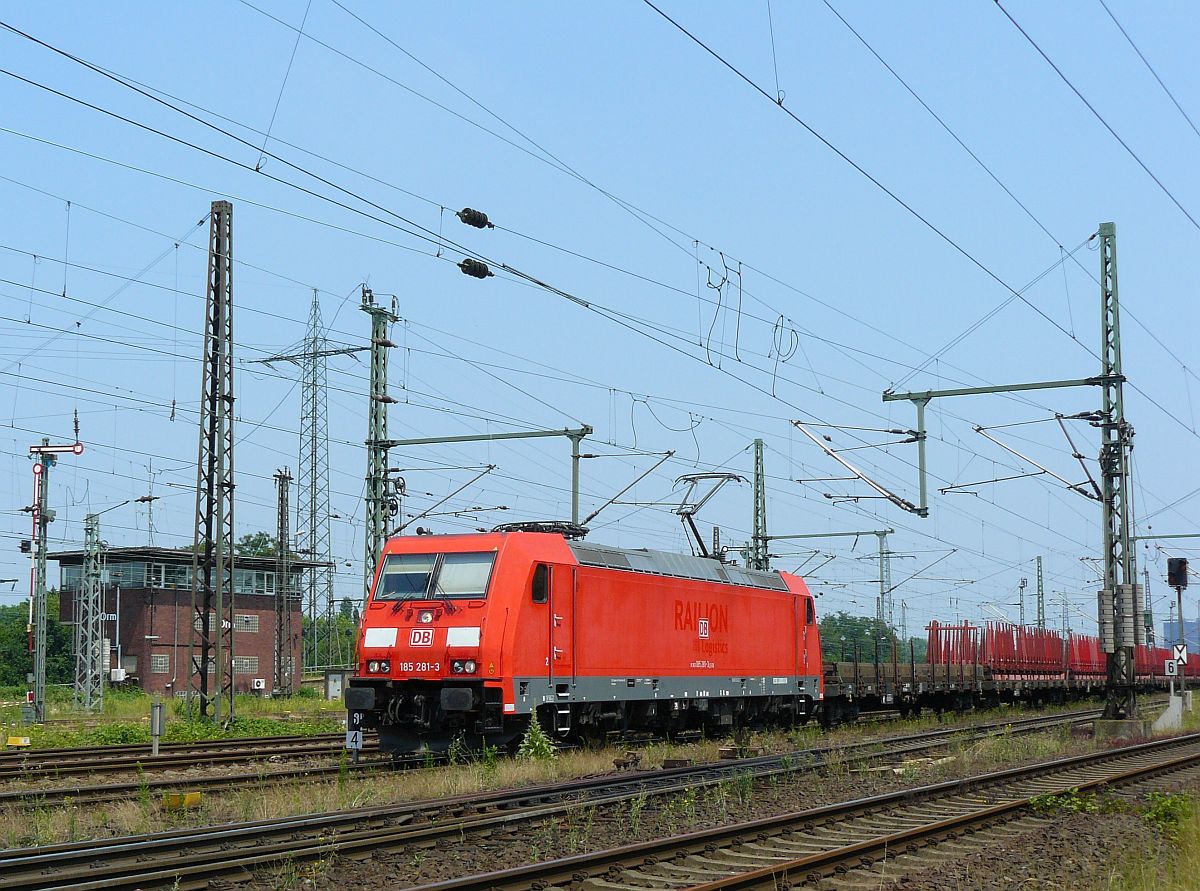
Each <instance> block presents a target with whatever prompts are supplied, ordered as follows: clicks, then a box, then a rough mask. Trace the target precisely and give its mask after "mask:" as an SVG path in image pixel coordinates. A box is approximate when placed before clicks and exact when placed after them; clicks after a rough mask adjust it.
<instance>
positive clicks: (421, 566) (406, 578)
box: [375, 554, 437, 600]
mask: <svg viewBox="0 0 1200 891" xmlns="http://www.w3.org/2000/svg"><path fill="white" fill-rule="evenodd" d="M436 565H437V554H389V555H388V557H387V561H386V562H385V563H384V564H383V573H382V574H381V575H380V577H379V586H378V588H376V590H375V599H376V600H422V599H424V597H425V592H426V591H428V590H429V580H430V578H431V577H432V576H433V570H434V567H435V566H436Z"/></svg>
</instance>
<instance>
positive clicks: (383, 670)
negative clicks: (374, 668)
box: [379, 659, 392, 674]
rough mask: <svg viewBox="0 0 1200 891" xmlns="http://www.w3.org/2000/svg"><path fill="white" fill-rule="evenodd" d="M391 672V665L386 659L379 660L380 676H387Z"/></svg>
mask: <svg viewBox="0 0 1200 891" xmlns="http://www.w3.org/2000/svg"><path fill="white" fill-rule="evenodd" d="M391 670H392V663H390V662H388V661H387V660H386V659H380V660H379V673H380V674H389V673H390V672H391Z"/></svg>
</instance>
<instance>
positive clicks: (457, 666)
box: [450, 659, 463, 674]
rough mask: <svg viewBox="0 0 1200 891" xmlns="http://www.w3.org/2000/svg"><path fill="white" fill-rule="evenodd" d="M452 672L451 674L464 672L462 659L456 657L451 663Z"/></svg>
mask: <svg viewBox="0 0 1200 891" xmlns="http://www.w3.org/2000/svg"><path fill="white" fill-rule="evenodd" d="M450 673H451V674H462V673H463V662H462V660H461V659H455V660H454V661H453V662H451V663H450Z"/></svg>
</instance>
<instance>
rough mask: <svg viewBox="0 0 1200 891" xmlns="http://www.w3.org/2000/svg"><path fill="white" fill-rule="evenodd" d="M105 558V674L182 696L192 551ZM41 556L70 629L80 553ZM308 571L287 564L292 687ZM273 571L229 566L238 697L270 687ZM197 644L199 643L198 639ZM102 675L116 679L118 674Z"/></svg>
mask: <svg viewBox="0 0 1200 891" xmlns="http://www.w3.org/2000/svg"><path fill="white" fill-rule="evenodd" d="M104 554H105V562H104V571H103V574H102V581H103V583H102V588H103V592H104V612H105V622H104V636H105V638H106V639H107V640H108V654H109V662H108V664H107V666H106V668H108V669H124V672H125V680H126V682H127V683H135V684H136V685H137V686H139V687H141V688H142V689H143V690H145V691H146V692H148V693H162V694H163V695H166V696H172V695H174V696H182V695H184V694H185V693H186V692H187V689H188V686H189V679H188V665H187V663H188V646H189V644H190V643H191V640H192V637H193V628H197V629H198V628H199V619H198V617H197V616H196V614H195V612H194V611H193V610H192V592H191V578H192V552H191V551H190V550H188V549H186V548H158V547H132V548H108V549H107V550H106V551H105V552H104ZM47 556H48V557H49V558H50V559H51V560H56V561H58V564H59V567H60V573H61V577H60V583H59V592H60V596H59V619H60V620H61V621H62V622H63V623H64V624H67V625H72V626H73V624H74V621H75V608H76V607H75V599H76V597H77V596H78V594H79V590H80V586H81V583H82V579H83V551H59V552H57V553H52V554H48V555H47ZM313 565H314V564H313V563H311V562H310V561H306V560H298V559H293V560H292V561H291V572H290V575H291V580H290V584H289V585H288V588H287V590H288V591H290V592H297V593H296V594H295V595H289V598H288V599H289V600H290V601H291V610H292V621H291V625H292V641H291V647H290V649H291V659H292V665H293V666H295V667H296V668H297V671H296V672H294V673H293V677H294V678H295V686H296V687H297V688H298V687H299V682H300V675H299V670H300V669H301V668H302V661H301V660H302V656H301V629H302V627H303V624H302V619H301V605H300V594H299V592H300V591H302V590H303V581H304V573H305V571H307V570H308V569H309V568H311V567H312V566H313ZM278 568H279V567H278V563H277V562H276V560H275V558H274V557H242V556H239V557H237V558H236V560H235V562H234V579H233V593H234V620H233V681H234V689H235V690H236V691H237V692H239V693H243V692H248V691H251V690H255V689H265V690H267V691H270V689H271V686H272V679H273V677H274V672H275V591H276V585H277V584H279V579H278V578H277V577H276V576H277V571H278ZM196 637H197V640H198V639H199V635H196ZM198 650H199V648H198V647H197V653H198ZM197 658H198V656H197ZM106 673H107V672H106ZM108 676H109V677H114V676H115V677H118V678H119V677H120V673H119V672H117V673H116V674H115V675H114V674H109V675H108ZM255 681H258V682H259V683H258V684H256V683H255Z"/></svg>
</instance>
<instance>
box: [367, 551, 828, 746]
mask: <svg viewBox="0 0 1200 891" xmlns="http://www.w3.org/2000/svg"><path fill="white" fill-rule="evenodd" d="M821 675H822V666H821V648H820V641H819V639H818V633H817V626H816V611H815V608H814V603H813V598H812V595H811V594H809V592H808V589H807V588H806V587H805V585H804V582H803V581H802V580H801V579H799V578H798V577H796V576H792V575H789V574H787V573H782V572H757V571H753V570H747V569H744V568H742V567H737V566H731V565H728V564H725V563H722V562H720V561H718V560H714V559H708V558H702V557H692V556H684V555H679V554H669V553H664V552H661V551H650V550H644V549H636V550H635V549H623V548H614V547H608V546H604V545H597V544H592V543H590V542H583V541H574V540H569V539H567V538H565V537H564V536H563V535H561V534H557V533H545V532H498V533H484V534H471V535H444V536H443V535H438V536H416V537H403V538H394V539H392V540H390V541H389V542H388V543H387V545H386V547H385V549H384V556H383V560H382V562H381V564H380V567H379V571H378V573H377V576H376V582H375V587H374V590H373V592H372V594H371V598H370V601H369V602H368V604H367V608H366V610H365V611H364V613H363V621H362V628H361V632H360V638H359V657H358V666H357V671H356V676H355V677H354V678H352V679H351V681H350V684H349V687H348V690H347V694H346V705H347V708H348V709H349V710H350V712H351V722H352V724H353V725H355V726H362V727H368V728H371V727H374V728H378V730H379V732H380V739H381V744H382V746H383V748H384V750H385V751H417V750H420V749H425V748H428V749H439V748H445V747H446V746H448V745H449V744H450V743H451V741H453V740H454V739H455V738H456V737H463V738H464V739H465V740H466V741H467V742H469V743H473V744H478V743H479V742H487V743H490V744H493V745H511V744H512V743H513V741H514V740H516V739H518V738H519V737H520V736H521V734H523V733H524V731H525V729H526V728H527V727H528V724H529V721H530V719H531V717H532V716H535V715H536V716H537V718H538V719H539V720H540V722H541V723H542V724H543V726H544V727H545V728H546V729H547V730H548V731H550V732H552V733H555V734H557V735H559V736H564V737H565V736H573V737H576V738H583V739H587V738H600V737H602V736H603V735H604V734H606V733H607V732H609V731H616V730H629V729H638V730H654V731H656V732H670V731H676V730H687V729H697V728H711V729H716V728H719V727H723V726H731V725H733V724H734V723H735V722H742V721H746V722H749V721H766V720H779V721H786V720H791V719H794V718H802V719H803V718H807V717H808V716H809V715H811V714H812V713H813V711H814V710H815V707H816V704H817V702H818V701H819V700H820V698H821Z"/></svg>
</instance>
